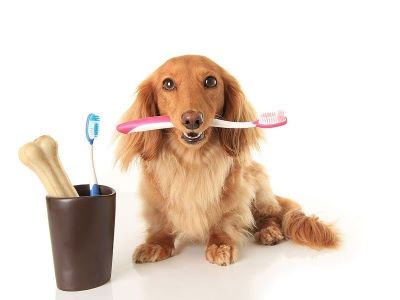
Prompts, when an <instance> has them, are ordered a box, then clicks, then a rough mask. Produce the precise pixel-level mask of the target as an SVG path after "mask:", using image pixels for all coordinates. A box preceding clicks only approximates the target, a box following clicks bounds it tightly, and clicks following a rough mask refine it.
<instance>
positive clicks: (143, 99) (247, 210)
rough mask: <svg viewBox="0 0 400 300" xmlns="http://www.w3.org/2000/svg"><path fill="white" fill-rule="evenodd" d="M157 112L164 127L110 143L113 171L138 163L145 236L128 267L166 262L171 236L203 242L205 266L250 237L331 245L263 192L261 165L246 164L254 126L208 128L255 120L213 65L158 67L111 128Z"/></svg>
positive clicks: (327, 235) (227, 258)
mask: <svg viewBox="0 0 400 300" xmlns="http://www.w3.org/2000/svg"><path fill="white" fill-rule="evenodd" d="M158 115H168V116H169V117H170V118H171V121H172V123H173V125H174V128H170V129H162V130H152V131H147V132H140V133H133V134H129V135H122V134H121V135H119V136H118V138H117V139H118V141H117V147H116V160H117V161H118V162H119V164H120V166H121V168H122V170H127V169H128V168H129V166H130V164H131V163H132V161H133V160H134V159H135V158H138V160H139V162H140V166H141V173H142V178H141V182H140V187H139V191H140V194H141V197H142V198H143V200H144V210H143V213H144V218H145V220H146V221H147V224H148V229H147V237H146V240H145V242H144V243H143V244H141V245H140V246H138V247H137V248H136V250H135V252H134V254H133V261H134V262H136V263H146V262H156V261H161V260H164V259H167V258H169V257H171V256H173V254H174V249H175V246H174V244H175V240H176V239H177V238H180V239H186V240H190V241H196V242H204V243H206V244H207V246H206V250H205V257H206V259H207V260H208V261H209V262H211V263H213V264H217V265H221V266H226V265H229V264H232V263H234V262H236V261H237V259H238V245H240V244H241V243H243V242H244V241H246V240H248V239H249V237H251V236H254V238H255V241H256V242H257V243H259V244H261V245H271V246H272V245H275V244H277V243H279V242H280V241H282V240H284V239H290V240H292V241H294V242H297V243H300V244H303V245H306V246H309V247H312V248H316V249H319V248H335V247H337V246H338V245H339V237H338V234H337V232H336V230H335V228H334V227H333V226H332V225H328V224H325V223H324V222H322V221H320V220H318V218H317V217H314V216H311V217H308V216H306V215H305V214H304V213H303V212H302V211H301V208H300V206H299V205H298V204H297V203H295V202H294V201H292V200H290V199H286V198H283V197H279V196H276V195H275V194H274V193H273V192H272V189H271V187H270V184H269V179H268V176H267V174H266V173H265V171H264V169H263V167H262V166H261V165H260V164H258V163H256V162H255V161H253V160H252V158H251V150H252V149H253V148H258V146H259V141H260V138H261V137H262V135H261V134H262V133H261V132H260V130H259V129H256V128H248V129H227V128H215V127H211V126H210V125H211V123H212V120H213V119H214V118H220V119H224V120H228V121H253V120H256V119H257V115H256V113H255V111H254V109H253V108H252V107H251V105H250V103H249V102H248V101H247V100H246V98H245V96H244V93H243V92H242V90H241V88H240V85H239V83H238V81H237V80H236V79H235V78H234V77H233V76H232V75H230V74H229V73H228V72H227V71H225V70H224V69H223V68H222V67H220V66H219V65H217V64H216V63H214V62H213V61H211V60H210V59H208V58H207V57H204V56H198V55H185V56H179V57H175V58H172V59H170V60H168V61H166V62H165V63H164V64H163V65H162V66H160V67H159V68H158V69H157V70H156V71H155V72H154V73H153V74H151V75H150V76H149V77H148V78H147V79H146V80H144V81H143V82H142V83H141V84H140V86H139V87H138V90H137V98H136V100H135V101H134V103H133V104H132V106H131V107H130V108H129V109H128V110H127V111H126V112H125V114H124V115H123V116H122V118H121V121H123V122H126V121H129V120H132V119H138V118H144V117H152V116H158Z"/></svg>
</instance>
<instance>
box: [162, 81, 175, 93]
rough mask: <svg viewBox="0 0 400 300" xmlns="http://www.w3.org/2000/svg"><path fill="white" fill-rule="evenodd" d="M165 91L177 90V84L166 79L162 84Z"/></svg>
mask: <svg viewBox="0 0 400 300" xmlns="http://www.w3.org/2000/svg"><path fill="white" fill-rule="evenodd" d="M162 86H163V89H164V90H167V91H172V90H173V89H174V88H175V82H174V81H173V80H172V79H171V78H167V79H164V81H163V83H162Z"/></svg>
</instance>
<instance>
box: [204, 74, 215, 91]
mask: <svg viewBox="0 0 400 300" xmlns="http://www.w3.org/2000/svg"><path fill="white" fill-rule="evenodd" d="M216 85H217V79H216V78H215V77H213V76H208V77H207V78H206V79H205V80H204V86H205V87H206V88H212V87H215V86H216Z"/></svg>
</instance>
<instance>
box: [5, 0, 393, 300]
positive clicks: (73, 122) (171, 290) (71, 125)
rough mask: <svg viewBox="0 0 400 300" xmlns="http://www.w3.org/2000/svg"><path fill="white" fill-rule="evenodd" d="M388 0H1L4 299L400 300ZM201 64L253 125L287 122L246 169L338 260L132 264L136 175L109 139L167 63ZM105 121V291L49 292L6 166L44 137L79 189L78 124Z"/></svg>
mask: <svg viewBox="0 0 400 300" xmlns="http://www.w3.org/2000/svg"><path fill="white" fill-rule="evenodd" d="M399 15H400V9H399V3H398V1H350V0H345V1H340V0H336V1H317V0H316V1H247V2H246V1H240V2H239V1H196V2H194V1H193V2H191V1H172V0H170V1H158V2H156V1H140V2H139V1H137V2H136V3H134V1H126V2H120V1H109V2H105V1H93V2H89V1H42V0H37V1H18V0H14V1H2V2H1V4H0V43H1V44H0V54H1V55H0V101H1V118H0V122H1V135H2V138H1V145H2V146H1V156H0V159H1V161H0V172H1V173H0V174H1V182H2V185H3V186H2V197H1V200H2V204H1V217H0V222H1V226H0V228H1V239H2V246H1V260H2V262H1V272H0V277H1V282H2V288H1V291H0V297H1V298H2V299H27V298H28V297H29V298H35V299H114V300H115V299H159V298H162V299H217V298H218V299H221V298H222V299H224V298H229V299H274V298H273V297H275V298H277V297H279V298H280V299H289V298H292V299H293V298H299V297H300V299H302V298H306V297H307V299H343V298H351V297H353V298H356V297H357V298H361V297H365V296H375V297H379V298H382V299H383V298H385V299H395V298H397V299H399V292H398V287H397V285H398V278H399V277H398V270H399V267H400V264H399V258H398V256H399V255H400V247H399V243H398V241H399V219H398V215H399V212H398V211H399V201H400V197H399V189H400V184H399V167H400V159H399V156H400V147H399V130H400V122H399V120H398V114H399V109H398V102H399V100H400V85H399V84H400V18H399ZM181 54H202V55H206V56H208V57H210V58H211V59H213V60H215V61H216V62H217V63H219V64H220V65H222V66H223V67H224V68H226V69H227V70H229V71H230V72H231V73H232V74H233V75H234V76H236V77H237V78H238V80H239V81H240V82H241V84H242V87H243V89H244V91H245V93H246V94H247V96H248V98H249V100H250V101H251V102H252V103H253V105H254V106H255V107H256V109H257V110H258V111H260V112H262V111H268V110H271V109H275V108H282V109H284V110H285V111H286V113H287V115H288V119H289V123H288V125H287V126H285V127H282V128H279V129H273V130H269V131H268V132H267V136H268V138H267V142H266V143H264V144H263V146H262V150H261V153H260V154H258V155H257V159H258V160H260V161H261V162H263V163H264V164H265V165H266V166H267V169H268V171H269V174H270V176H271V180H272V185H273V187H274V189H275V192H276V193H278V194H282V195H285V196H289V197H292V198H294V199H296V200H298V201H299V202H300V203H301V204H302V205H303V207H304V209H305V211H306V212H307V213H316V214H318V215H320V216H321V217H323V218H324V219H325V220H327V221H335V222H336V224H337V226H338V227H339V228H340V230H341V232H342V234H343V240H344V243H343V246H342V247H341V248H340V249H339V250H337V251H320V252H318V251H313V250H310V249H308V248H305V247H301V246H296V245H294V244H293V243H291V242H285V243H283V244H280V245H277V246H275V247H261V246H255V245H253V244H251V243H250V244H249V245H248V246H246V247H243V248H242V249H241V250H240V260H239V262H238V263H237V264H235V265H232V266H229V267H225V268H220V267H217V266H214V265H211V264H209V263H207V262H206V260H205V259H204V254H203V251H204V247H203V246H196V245H188V246H187V247H184V248H182V249H181V251H180V253H179V255H177V256H176V257H174V258H172V259H169V260H167V261H164V262H160V263H156V264H146V265H132V264H131V262H130V257H131V253H132V251H133V249H134V247H135V246H136V245H137V244H139V243H140V242H141V241H142V239H143V234H142V232H143V222H142V221H141V220H140V218H139V212H140V201H139V199H138V198H137V196H136V186H137V178H138V177H137V169H136V168H133V169H132V170H131V171H130V172H129V173H128V174H121V173H120V172H119V170H118V168H114V166H113V145H112V142H111V137H112V134H113V131H114V128H115V125H116V124H117V122H118V118H119V117H120V115H121V114H122V113H123V112H124V111H125V110H126V109H127V108H128V106H129V105H130V103H131V102H132V101H133V99H134V92H135V87H136V86H137V85H138V84H139V83H140V81H141V80H143V79H144V78H145V77H146V76H147V75H148V74H149V73H151V72H152V71H153V70H154V69H155V68H156V67H158V66H159V65H160V64H161V63H163V62H164V61H165V60H166V59H168V58H170V57H173V56H177V55H181ZM89 112H95V113H99V114H100V115H101V117H102V125H101V126H102V127H101V129H102V130H101V136H100V138H99V140H98V142H97V144H96V149H95V151H96V161H97V171H98V177H99V180H100V183H102V184H107V185H110V186H112V187H114V188H115V189H116V190H117V192H118V198H117V202H118V204H117V219H116V232H115V251H114V265H113V275H112V281H111V283H108V284H107V285H105V286H103V287H101V288H98V289H94V290H90V291H87V292H80V293H66V292H61V291H58V290H57V289H56V285H55V279H54V273H53V264H52V254H51V245H50V237H49V232H48V224H47V214H46V205H45V191H44V189H43V187H42V186H41V184H40V183H39V180H38V179H37V178H36V177H35V176H34V175H33V173H32V172H31V171H30V170H28V169H27V168H26V167H25V166H23V165H22V164H21V163H20V162H19V161H18V157H17V150H18V148H19V147H20V146H21V145H22V144H24V143H25V142H28V141H30V140H32V139H34V138H36V137H37V136H39V135H41V134H45V133H46V134H50V135H52V136H53V137H54V138H55V139H57V140H58V142H59V151H60V156H61V159H62V161H63V163H64V166H65V168H66V170H67V171H68V173H69V175H70V178H71V180H72V181H73V182H74V183H76V184H78V183H86V182H87V181H88V167H87V163H88V149H87V145H86V141H85V137H84V125H85V118H86V115H87V113H89Z"/></svg>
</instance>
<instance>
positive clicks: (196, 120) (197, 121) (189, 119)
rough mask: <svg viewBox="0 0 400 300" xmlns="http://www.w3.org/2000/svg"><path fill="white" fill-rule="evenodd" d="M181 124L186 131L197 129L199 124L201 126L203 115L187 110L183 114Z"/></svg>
mask: <svg viewBox="0 0 400 300" xmlns="http://www.w3.org/2000/svg"><path fill="white" fill-rule="evenodd" d="M181 122H182V124H183V125H184V126H185V127H186V128H187V129H191V130H193V129H197V128H199V127H200V125H201V124H203V114H202V113H201V112H195V111H193V110H188V111H187V112H185V113H183V115H182V117H181Z"/></svg>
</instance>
